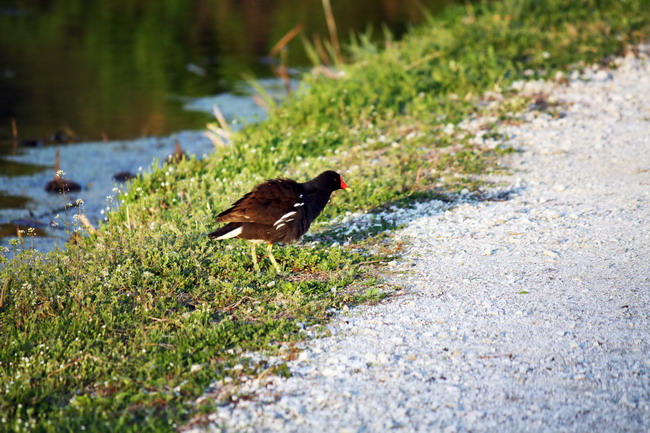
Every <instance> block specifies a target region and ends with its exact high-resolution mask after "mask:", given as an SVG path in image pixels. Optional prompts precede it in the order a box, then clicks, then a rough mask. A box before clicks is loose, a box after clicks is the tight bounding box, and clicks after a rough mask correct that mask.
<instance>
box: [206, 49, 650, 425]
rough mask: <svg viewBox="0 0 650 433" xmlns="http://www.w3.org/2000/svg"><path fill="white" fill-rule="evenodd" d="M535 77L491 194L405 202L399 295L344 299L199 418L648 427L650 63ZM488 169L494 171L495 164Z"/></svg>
mask: <svg viewBox="0 0 650 433" xmlns="http://www.w3.org/2000/svg"><path fill="white" fill-rule="evenodd" d="M585 77H586V78H588V80H583V79H578V78H577V77H573V79H572V80H571V81H570V84H569V85H568V86H559V85H555V84H550V83H546V84H543V85H541V86H542V88H543V89H544V90H547V91H551V92H552V96H553V97H554V98H556V99H557V100H559V101H562V102H566V103H567V104H566V105H562V110H565V111H564V113H565V116H564V117H561V118H558V119H554V118H552V117H551V116H549V115H548V114H539V113H538V114H536V115H533V114H531V113H529V114H528V116H529V117H531V121H530V122H528V123H526V124H523V125H520V126H511V127H507V128H506V129H505V132H507V134H509V136H510V137H511V142H512V144H513V145H514V146H515V147H518V148H522V149H524V150H525V151H524V152H523V153H521V154H518V155H516V156H514V157H512V159H511V160H510V161H509V165H510V166H511V167H513V169H514V173H515V174H514V175H512V176H510V177H509V178H507V179H506V181H507V182H509V183H510V186H511V188H512V191H513V193H512V194H511V195H510V199H509V200H507V201H502V202H495V201H491V202H490V201H485V202H480V203H462V204H459V205H457V206H455V207H452V208H449V209H445V208H444V206H443V205H442V204H441V203H439V202H431V203H429V204H426V205H423V206H420V209H419V210H420V211H423V213H424V214H426V215H425V216H421V217H418V218H415V219H412V220H411V221H410V223H409V224H408V226H407V227H406V228H405V229H403V230H401V231H400V232H398V233H397V235H396V236H397V237H398V238H401V239H402V240H404V241H405V242H406V243H407V244H408V245H410V247H409V249H408V252H407V253H406V254H405V255H404V256H403V257H402V259H400V261H399V262H398V263H397V264H396V265H395V266H394V268H395V269H396V271H397V273H395V274H394V275H393V276H391V277H389V278H391V279H393V281H395V282H397V283H399V284H400V285H401V286H403V287H404V289H403V290H402V292H401V296H396V297H392V298H391V299H389V300H388V302H385V303H382V304H380V305H376V306H366V307H361V308H357V309H355V310H353V311H351V312H349V313H345V314H342V315H341V316H340V318H339V319H337V320H336V321H335V322H334V323H333V324H332V325H331V326H330V329H331V332H332V336H331V337H328V338H322V339H316V340H314V341H311V342H309V343H307V344H306V349H305V350H304V351H303V352H302V353H301V354H300V355H299V358H298V359H297V360H295V361H291V362H290V363H289V366H290V369H291V372H292V374H293V377H291V378H289V379H278V378H268V379H265V380H262V381H251V382H250V383H248V384H247V385H245V386H244V387H243V388H242V391H243V392H245V393H251V394H253V395H255V398H253V399H250V400H249V399H246V400H245V401H240V403H239V404H238V405H236V406H233V405H231V406H227V407H221V408H219V411H218V412H217V413H216V414H213V415H211V416H210V418H211V419H212V420H213V422H214V424H212V425H211V426H210V427H209V429H210V430H212V431H255V432H321V431H322V432H359V433H360V432H386V431H398V432H412V431H414V432H432V431H441V432H492V431H499V432H523V431H526V432H563V431H570V432H647V431H650V233H649V229H650V62H649V61H648V59H647V57H646V58H644V59H637V58H632V57H628V58H626V59H622V60H620V68H619V69H617V70H594V71H591V72H589V73H586V75H583V76H582V77H581V78H585ZM502 180H503V179H502Z"/></svg>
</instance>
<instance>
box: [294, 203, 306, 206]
mask: <svg viewBox="0 0 650 433" xmlns="http://www.w3.org/2000/svg"><path fill="white" fill-rule="evenodd" d="M304 205H305V204H304V203H296V204H294V205H293V207H300V206H304Z"/></svg>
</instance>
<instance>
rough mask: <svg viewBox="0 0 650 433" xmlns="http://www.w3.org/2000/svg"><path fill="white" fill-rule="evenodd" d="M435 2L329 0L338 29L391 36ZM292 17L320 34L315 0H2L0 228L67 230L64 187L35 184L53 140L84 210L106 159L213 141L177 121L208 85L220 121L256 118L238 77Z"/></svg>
mask: <svg viewBox="0 0 650 433" xmlns="http://www.w3.org/2000/svg"><path fill="white" fill-rule="evenodd" d="M446 3H449V0H429V1H420V0H378V1H373V0H356V1H354V2H350V1H344V0H338V1H337V0H332V7H333V11H334V16H335V18H336V23H337V26H338V30H339V35H341V39H342V40H343V41H345V39H346V38H345V37H344V36H345V35H349V34H350V32H361V31H364V30H366V29H367V28H368V27H374V28H376V29H378V28H379V24H380V23H385V24H386V25H387V26H388V27H389V28H390V29H391V30H392V31H393V32H394V33H396V34H397V35H398V36H399V35H400V34H401V33H403V32H404V31H405V29H406V28H407V26H408V25H409V24H411V23H417V22H418V21H420V20H422V19H423V13H422V9H421V7H422V5H424V7H426V8H427V9H428V10H430V11H436V10H439V9H440V8H442V7H443V6H444V5H445V4H446ZM299 23H302V24H303V25H304V30H303V32H302V34H303V35H304V36H307V37H312V36H313V35H315V34H319V35H322V36H326V35H327V27H326V23H325V19H324V15H323V11H322V3H321V0H193V1H189V0H164V1H161V0H114V1H104V0H43V1H39V2H35V1H33V0H14V1H10V0H0V237H3V236H12V235H14V234H15V230H16V226H28V225H32V226H36V227H39V228H41V229H42V230H43V234H47V235H48V236H50V238H48V239H42V245H39V248H42V249H50V248H51V247H52V246H53V245H55V244H57V243H58V244H59V245H61V242H62V241H63V240H65V239H64V237H65V236H64V235H63V234H62V233H63V232H62V231H61V230H57V229H51V228H48V227H49V223H50V221H51V219H52V218H53V217H54V215H56V213H57V210H58V209H59V208H60V207H61V206H62V205H63V203H62V201H63V199H62V198H61V197H58V196H56V195H54V196H52V195H48V194H46V193H45V192H44V191H43V188H44V185H45V183H47V181H49V180H50V179H51V178H52V176H53V159H54V153H55V151H56V150H59V151H60V152H61V159H62V168H63V169H64V171H66V172H67V173H68V177H70V178H71V179H73V180H75V181H77V182H79V183H81V184H82V186H83V187H84V189H83V190H82V191H81V192H80V193H79V194H76V195H74V196H72V197H70V198H71V199H73V198H76V197H81V198H83V199H84V200H85V201H86V205H87V209H86V211H87V213H88V216H89V217H90V218H91V221H95V222H96V221H97V220H98V219H99V218H101V214H100V210H101V208H102V207H103V198H104V197H105V196H106V195H108V194H110V192H111V190H112V188H113V187H114V186H115V182H114V181H113V179H112V175H113V174H115V173H116V172H118V171H131V172H137V170H138V168H139V167H145V168H146V167H149V166H150V164H151V161H152V160H153V159H154V158H159V159H162V158H164V157H165V156H166V155H168V154H169V153H171V152H173V148H174V144H173V143H174V142H175V141H176V140H178V141H179V142H181V143H182V145H183V147H184V148H185V150H186V151H187V152H188V153H191V154H196V155H199V156H200V155H203V154H207V153H209V152H211V151H212V150H213V147H212V144H211V143H210V142H209V141H208V140H206V139H205V138H204V137H203V136H202V135H201V133H199V132H187V131H198V130H200V129H201V128H203V127H204V126H205V124H206V122H208V121H211V120H212V116H211V115H210V113H209V111H210V110H211V106H212V103H213V102H214V101H215V98H216V101H217V102H218V104H219V106H220V107H221V109H222V110H223V111H224V114H225V115H226V117H227V119H228V120H232V119H233V118H236V117H240V118H242V119H244V120H246V121H255V120H256V119H259V118H261V117H262V116H263V112H262V111H261V110H260V108H259V107H257V105H256V104H255V103H254V102H253V100H252V98H251V97H250V94H251V93H252V92H251V91H250V90H249V89H248V88H247V86H246V85H245V84H242V77H243V76H244V75H251V76H255V77H256V78H268V77H272V76H273V75H274V62H276V61H277V60H276V59H271V58H269V52H270V50H271V48H272V47H273V45H274V44H275V43H276V42H277V41H278V40H280V39H281V38H282V36H284V35H285V34H286V33H287V32H288V31H289V30H290V29H292V28H293V27H294V26H296V25H297V24H299ZM375 33H377V34H379V33H380V32H379V31H376V32H375ZM287 64H288V65H289V66H291V67H293V68H296V69H300V68H304V67H306V66H308V60H307V58H306V56H305V53H304V50H303V47H302V44H301V42H300V38H295V39H294V40H293V41H292V42H290V44H289V45H288V46H287ZM265 83H266V84H267V85H269V86H271V87H273V86H278V84H277V83H274V82H273V80H267V81H266V82H265ZM279 91H280V92H281V90H279ZM181 131H186V132H181ZM15 134H17V136H16V137H15V136H14V135H15ZM53 240H54V241H53ZM0 242H2V243H3V244H6V243H7V240H6V239H4V240H0Z"/></svg>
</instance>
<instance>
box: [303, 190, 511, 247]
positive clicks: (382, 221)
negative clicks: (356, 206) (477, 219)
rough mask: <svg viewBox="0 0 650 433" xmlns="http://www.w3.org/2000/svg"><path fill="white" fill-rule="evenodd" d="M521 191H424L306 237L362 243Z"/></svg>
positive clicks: (329, 242) (325, 241)
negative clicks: (459, 207) (417, 223)
mask: <svg viewBox="0 0 650 433" xmlns="http://www.w3.org/2000/svg"><path fill="white" fill-rule="evenodd" d="M523 189H524V187H521V186H519V187H509V188H505V189H493V190H490V191H488V192H486V193H482V194H479V195H463V194H455V193H448V192H441V191H425V192H418V193H416V194H412V195H409V196H407V197H404V198H401V199H399V200H394V201H391V202H388V203H385V204H382V205H381V206H377V207H374V208H372V209H370V210H368V211H367V212H364V213H360V214H354V215H352V216H348V217H345V218H340V219H338V220H334V221H333V222H331V223H330V224H328V226H326V227H325V228H323V229H321V230H319V231H317V232H314V233H311V234H309V235H306V236H305V241H307V242H309V241H314V242H318V243H320V244H324V245H326V246H332V245H340V244H343V245H352V244H359V243H363V242H365V241H367V240H369V239H373V238H376V237H377V236H382V235H387V234H389V233H390V232H391V231H394V230H396V229H399V228H400V227H402V226H404V225H406V224H408V223H410V222H412V221H414V220H416V219H418V218H422V217H431V216H435V215H439V214H441V213H443V212H446V211H449V210H451V209H453V208H455V207H456V206H458V205H461V204H474V205H478V204H479V203H483V202H502V201H508V200H510V199H511V198H512V197H513V196H515V195H518V194H520V193H521V192H522V190H523Z"/></svg>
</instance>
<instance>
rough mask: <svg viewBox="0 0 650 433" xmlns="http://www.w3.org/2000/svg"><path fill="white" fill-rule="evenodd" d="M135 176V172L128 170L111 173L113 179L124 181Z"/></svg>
mask: <svg viewBox="0 0 650 433" xmlns="http://www.w3.org/2000/svg"><path fill="white" fill-rule="evenodd" d="M135 177H136V176H135V174H133V173H131V172H130V171H120V172H119V173H115V174H114V175H113V180H115V181H117V182H126V181H127V180H131V179H133V178H135Z"/></svg>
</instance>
